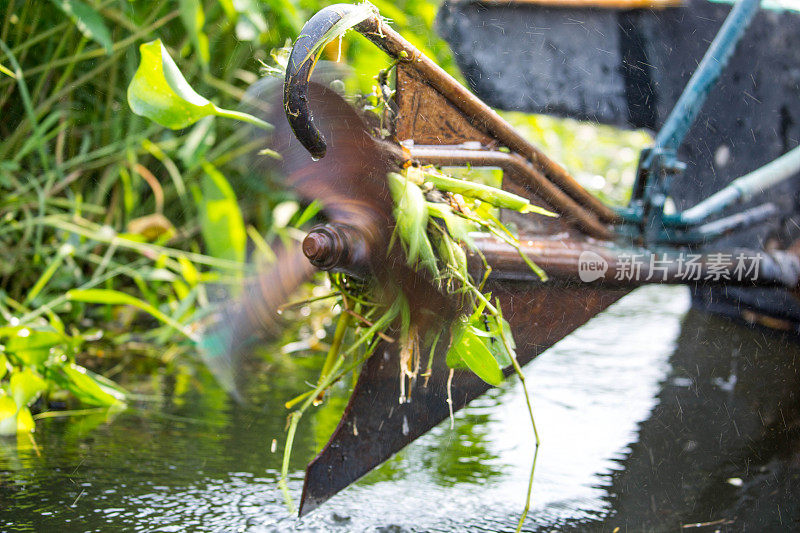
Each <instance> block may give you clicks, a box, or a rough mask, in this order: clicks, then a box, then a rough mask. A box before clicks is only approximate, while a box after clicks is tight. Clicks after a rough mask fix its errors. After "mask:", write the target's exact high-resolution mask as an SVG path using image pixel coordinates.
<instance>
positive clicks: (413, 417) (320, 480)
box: [300, 282, 630, 516]
mask: <svg viewBox="0 0 800 533" xmlns="http://www.w3.org/2000/svg"><path fill="white" fill-rule="evenodd" d="M488 290H490V291H491V292H492V294H493V295H496V296H498V297H499V298H500V300H501V305H502V308H503V310H504V316H505V317H506V319H507V320H508V321H509V323H510V324H511V328H512V331H513V333H514V337H515V339H516V342H517V357H518V359H519V361H520V363H521V364H526V363H528V362H530V361H531V360H532V359H534V358H535V357H536V356H537V355H539V354H540V353H542V352H543V351H544V350H546V349H547V348H549V347H550V346H552V345H553V344H555V343H556V342H558V341H559V340H561V339H562V338H564V337H565V336H566V335H568V334H569V333H570V332H572V331H573V330H575V328H577V327H578V326H580V325H582V324H584V323H586V322H587V321H588V320H589V319H591V318H592V317H593V316H595V315H596V314H597V313H599V312H600V311H602V310H603V309H605V308H606V307H608V306H609V305H611V304H612V303H613V302H615V301H617V300H618V299H619V298H620V297H622V296H623V295H625V294H626V293H627V292H628V291H629V290H630V289H616V290H611V289H597V288H591V287H588V286H586V285H583V286H579V285H572V286H567V287H564V286H562V287H548V286H544V287H543V286H541V285H540V286H537V287H533V286H531V285H530V284H519V283H502V284H501V283H499V282H496V283H493V284H491V286H489V287H488ZM443 349H444V347H443V346H442V347H440V349H439V350H438V353H437V355H436V356H434V365H433V371H432V373H431V376H430V379H429V380H428V382H427V384H426V383H425V380H424V378H419V379H418V380H417V382H416V383H415V384H413V385H412V387H411V391H410V400H409V401H407V402H405V403H402V404H401V403H400V402H399V398H400V364H399V358H398V353H397V350H396V349H395V348H393V346H392V345H390V344H383V345H382V346H380V347H379V348H378V350H377V351H376V353H375V355H373V356H372V357H371V358H370V359H369V360H368V361H367V362H366V363H365V364H364V368H363V369H362V371H361V375H360V376H359V379H358V382H357V383H356V386H355V389H354V390H353V393H352V395H351V397H350V402H349V404H348V405H347V408H346V409H345V412H344V415H343V416H342V419H341V421H340V422H339V425H338V427H337V428H336V430H335V431H334V433H333V435H332V436H331V438H330V440H329V441H328V444H327V445H326V446H325V447H324V448H323V449H322V451H321V452H320V454H319V455H318V456H317V457H315V458H314V459H313V460H312V461H311V462H310V463H309V464H308V466H307V467H306V477H305V483H304V485H303V496H302V499H301V502H300V516H303V515H305V514H308V513H309V512H311V511H313V510H314V509H316V508H317V507H319V506H320V505H321V504H323V503H324V502H325V501H327V500H328V499H329V498H331V497H332V496H333V495H335V494H336V493H337V492H339V491H340V490H342V489H344V488H346V487H347V486H348V485H350V484H351V483H353V482H354V481H356V480H357V479H359V478H360V477H361V476H363V475H364V474H366V473H367V472H369V471H370V470H372V469H373V468H375V467H376V466H378V465H379V464H381V463H382V462H384V461H385V460H387V459H388V458H389V457H391V456H392V455H393V454H395V453H396V452H398V451H399V450H400V449H402V448H403V447H405V446H406V445H407V444H409V443H411V442H412V441H414V440H415V439H417V438H418V437H420V436H421V435H423V434H424V433H426V432H427V431H429V430H430V429H431V428H433V427H434V426H436V425H437V424H439V423H440V422H442V421H443V420H445V419H446V418H447V417H448V416H449V410H448V405H447V379H448V375H449V369H448V368H447V367H446V366H445V364H444V353H443ZM424 363H425V361H423V365H424ZM506 373H507V374H510V373H511V371H510V370H508V371H507V372H506ZM489 388H490V385H488V384H487V383H485V382H484V381H482V380H481V379H479V378H478V377H476V376H475V375H474V374H472V373H470V372H465V371H456V372H455V374H454V377H453V382H452V401H453V410H454V411H456V410H458V409H461V408H462V407H463V406H464V405H466V404H467V403H468V402H470V401H471V400H473V399H475V398H477V397H478V396H480V395H481V394H483V393H484V392H486V391H487V390H488V389H489Z"/></svg>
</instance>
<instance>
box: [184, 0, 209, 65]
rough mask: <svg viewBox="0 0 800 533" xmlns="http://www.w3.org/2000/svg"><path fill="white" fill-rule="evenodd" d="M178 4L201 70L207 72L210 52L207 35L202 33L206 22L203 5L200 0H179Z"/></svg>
mask: <svg viewBox="0 0 800 533" xmlns="http://www.w3.org/2000/svg"><path fill="white" fill-rule="evenodd" d="M178 4H179V6H180V14H181V21H183V25H184V26H185V27H186V31H187V32H188V33H189V36H190V37H191V39H192V46H194V49H195V51H196V52H197V56H198V57H199V58H200V64H201V65H202V66H203V71H204V72H207V71H208V62H209V60H210V59H211V54H210V52H209V49H208V36H207V35H206V34H205V33H203V25H204V24H205V23H206V15H205V13H204V12H203V6H202V4H200V0H179V2H178Z"/></svg>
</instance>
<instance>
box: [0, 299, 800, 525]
mask: <svg viewBox="0 0 800 533" xmlns="http://www.w3.org/2000/svg"><path fill="white" fill-rule="evenodd" d="M687 308H688V295H687V292H686V290H685V289H682V288H667V287H649V288H647V289H644V290H639V291H637V292H635V293H633V294H632V295H631V296H629V297H626V298H625V299H623V300H622V301H620V302H619V303H618V304H615V305H614V306H612V307H611V308H610V309H609V310H608V311H607V312H605V313H603V314H602V315H600V316H598V317H597V318H595V319H594V320H592V321H591V322H589V323H588V324H587V325H586V326H584V327H583V328H581V329H580V330H578V331H577V332H576V333H575V334H574V335H572V336H570V337H568V338H567V339H564V341H562V342H561V343H559V344H557V345H556V346H555V347H553V348H552V349H551V350H550V351H548V352H547V353H545V354H544V355H543V356H542V357H541V358H540V359H538V360H537V361H534V362H533V363H532V364H530V365H529V366H528V368H527V369H526V374H527V376H528V378H529V380H530V383H531V387H532V391H533V395H534V401H535V406H534V409H535V413H536V418H537V423H538V425H539V429H540V432H541V434H542V436H543V445H542V448H541V452H540V456H539V468H538V470H537V474H536V475H537V478H536V483H535V489H534V509H533V511H532V513H531V515H530V516H531V518H530V520H529V522H528V524H527V529H528V530H531V531H538V530H543V531H549V530H552V529H559V530H586V529H597V530H612V529H613V528H614V527H617V526H619V527H621V528H623V530H624V529H625V528H626V527H627V528H628V529H632V530H637V531H638V530H642V529H645V530H646V529H652V530H671V531H674V530H676V529H677V528H679V527H680V525H682V524H687V523H690V522H712V521H717V523H716V524H715V526H714V527H717V528H719V527H732V528H734V529H733V530H739V529H740V527H739V526H746V525H749V526H752V528H753V529H756V530H763V529H764V528H765V527H766V526H767V525H772V524H777V525H778V526H779V525H780V524H781V523H780V520H784V525H785V524H795V522H787V521H792V520H795V519H796V517H800V512H798V511H799V510H798V509H797V508H796V507H797V503H796V502H797V501H800V500H798V498H797V497H796V496H798V494H797V492H798V491H797V487H796V486H797V485H798V483H796V482H794V483H792V481H791V480H792V479H794V478H793V477H792V476H793V475H796V474H797V473H798V468H797V465H798V461H797V457H796V455H795V453H796V452H795V450H797V444H798V436H799V434H798V425H797V423H796V421H797V420H798V418H797V414H798V408H800V406H798V402H797V394H798V392H797V391H798V390H800V389H798V387H797V385H798V383H797V374H796V367H795V361H796V354H797V347H796V346H795V344H794V343H793V340H792V339H790V338H789V337H784V336H780V335H776V334H774V333H773V332H766V331H762V330H756V329H751V328H747V327H744V326H741V325H736V324H733V323H730V322H728V321H725V320H723V319H720V318H715V317H709V316H707V315H703V314H702V313H698V312H694V311H692V312H689V313H688V314H686V310H687ZM312 363H313V361H310V360H303V359H294V360H291V361H283V362H280V363H279V364H278V363H272V364H271V365H270V366H268V367H259V368H253V369H250V371H249V372H248V374H249V375H250V376H252V377H253V378H252V379H251V380H250V381H249V383H248V384H247V388H246V393H247V396H248V397H249V398H251V403H250V404H249V405H247V406H237V405H233V404H231V403H230V402H229V401H228V400H227V398H226V397H225V396H224V394H222V393H221V392H220V391H219V390H218V389H217V388H216V387H214V385H213V383H212V381H211V379H210V378H209V377H208V376H202V375H201V376H189V377H187V378H181V379H188V380H189V381H188V382H187V383H188V385H187V383H184V385H182V386H180V387H178V386H177V383H172V384H170V383H164V384H163V387H162V389H160V390H159V392H160V393H162V394H163V395H164V398H165V399H164V400H163V401H162V402H161V403H160V404H159V405H158V407H157V408H156V407H155V406H153V405H152V404H150V405H145V406H144V407H145V408H144V409H143V410H133V411H127V412H124V413H120V414H117V415H116V416H115V417H110V418H108V417H107V415H103V414H96V415H92V416H88V417H83V418H81V419H75V420H71V421H70V422H69V423H67V422H66V421H65V420H60V419H51V420H46V421H43V423H42V424H41V425H40V429H39V431H38V432H37V434H36V447H34V446H33V445H32V444H30V443H29V444H27V445H26V444H25V443H24V442H23V443H22V444H23V446H21V447H19V448H18V447H17V443H16V442H15V441H14V440H13V439H12V440H11V441H0V524H3V526H2V529H9V530H18V531H24V530H28V531H44V530H51V529H54V528H56V527H57V528H59V529H60V530H63V531H65V532H66V531H90V530H97V531H109V530H111V529H122V530H142V531H153V530H158V531H182V530H186V529H193V530H208V531H222V530H224V531H232V530H246V531H284V530H286V531H289V530H291V531H377V530H386V531H462V530H466V529H468V530H476V529H484V530H487V531H504V530H513V527H514V525H515V524H516V517H517V516H518V513H519V512H520V510H521V507H522V502H523V497H524V490H525V486H526V483H527V475H528V468H529V464H530V463H529V462H530V459H531V456H532V453H533V447H532V442H533V441H532V434H531V430H530V428H529V424H528V422H527V417H526V412H525V407H524V401H523V397H522V393H521V390H520V389H519V387H518V386H517V385H516V384H515V383H513V382H511V383H508V384H506V386H505V387H503V388H502V389H498V390H495V391H492V392H491V393H490V394H488V395H486V396H484V397H482V398H480V399H478V400H477V401H475V402H474V403H473V404H472V406H471V407H470V408H469V409H467V410H465V411H463V412H461V413H458V414H457V415H456V419H455V427H454V429H452V430H451V429H450V424H449V422H445V423H444V424H442V425H441V426H440V427H437V428H436V429H435V430H434V431H433V432H431V433H430V434H429V435H427V436H425V437H423V438H422V439H420V440H419V441H417V442H416V443H415V444H413V445H412V446H410V447H408V448H407V449H406V450H404V451H403V452H401V453H400V454H398V455H397V456H396V457H394V458H393V459H392V460H390V461H388V462H387V463H386V464H384V465H383V466H382V467H380V468H379V469H377V470H376V471H374V472H373V473H371V474H370V475H369V476H367V477H366V478H365V479H364V480H362V481H361V482H360V483H358V484H357V485H356V486H355V487H353V488H351V489H349V490H347V491H345V492H344V493H342V494H340V495H339V496H337V497H336V498H334V499H333V500H331V501H330V502H329V503H328V504H326V505H325V506H324V507H322V508H321V509H320V510H319V511H318V512H316V513H314V514H312V515H311V516H309V517H308V518H306V519H304V520H302V521H299V522H298V521H297V520H295V519H294V517H293V516H290V515H288V514H287V511H286V508H285V507H284V505H283V499H282V496H281V494H280V492H279V491H278V490H277V487H276V481H277V478H278V470H279V468H280V460H281V452H282V443H283V435H284V433H283V432H284V427H285V423H286V410H285V409H284V408H283V402H284V401H285V400H286V399H287V398H289V397H291V396H292V394H294V393H296V391H297V390H299V387H300V386H301V384H302V382H303V381H306V380H308V381H314V380H315V378H316V376H315V372H314V368H316V365H314V364H312ZM176 381H179V380H176ZM170 388H177V389H182V390H185V391H186V392H185V394H183V395H182V396H181V395H179V396H177V397H176V395H175V394H171V393H170ZM340 392H341V391H340ZM343 406H344V401H343V397H342V396H338V397H334V398H333V399H332V401H329V402H327V403H326V404H324V407H321V408H319V409H317V410H316V411H315V412H314V413H312V414H311V415H310V416H307V417H305V418H304V420H303V424H302V426H301V431H300V432H299V433H298V436H297V439H296V442H295V454H294V460H293V462H292V469H293V474H292V480H291V483H290V486H291V489H292V491H293V492H294V494H295V495H299V490H300V487H301V483H302V468H303V466H304V464H305V462H306V461H307V460H308V459H309V458H310V457H311V456H312V455H313V454H314V453H315V452H316V451H317V450H318V449H319V448H320V446H321V445H322V444H323V443H324V441H325V439H326V438H327V435H328V434H329V433H330V432H331V431H332V429H333V427H334V426H335V424H336V422H337V421H338V418H339V414H340V412H341V409H342V408H343ZM77 420H80V423H76V421H77ZM273 438H276V439H278V443H279V445H278V448H277V450H276V453H271V452H270V445H271V442H272V439H273ZM736 480H741V481H736ZM737 485H740V486H737ZM719 520H723V521H724V520H735V522H734V523H733V524H732V525H731V524H728V525H727V526H726V525H725V523H724V522H719ZM756 526H758V527H756ZM695 530H697V531H704V529H702V528H697V529H695Z"/></svg>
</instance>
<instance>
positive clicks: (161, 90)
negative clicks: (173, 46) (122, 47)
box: [128, 39, 271, 130]
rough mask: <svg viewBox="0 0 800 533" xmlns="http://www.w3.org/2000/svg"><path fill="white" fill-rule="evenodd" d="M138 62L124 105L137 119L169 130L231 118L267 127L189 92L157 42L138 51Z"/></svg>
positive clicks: (192, 90)
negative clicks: (212, 118)
mask: <svg viewBox="0 0 800 533" xmlns="http://www.w3.org/2000/svg"><path fill="white" fill-rule="evenodd" d="M139 50H140V52H141V55H142V57H141V61H140V63H139V68H138V69H136V74H134V76H133V79H132V80H131V83H130V85H128V105H129V106H130V108H131V109H132V110H133V112H134V113H136V114H137V115H140V116H143V117H147V118H149V119H150V120H152V121H154V122H156V123H158V124H160V125H162V126H164V127H167V128H170V129H174V130H179V129H183V128H186V127H189V126H191V125H192V124H194V123H195V122H197V121H198V120H200V119H202V118H204V117H208V116H219V117H228V118H234V119H237V120H242V121H244V122H249V123H250V124H253V125H255V126H258V127H260V128H263V129H270V128H271V126H270V125H269V124H267V123H266V122H264V121H263V120H261V119H258V118H256V117H254V116H252V115H248V114H247V113H240V112H238V111H230V110H227V109H222V108H219V107H217V106H216V105H214V104H213V103H212V102H210V101H209V100H208V99H206V98H205V97H203V96H201V95H200V94H198V93H197V92H196V91H195V90H194V89H192V87H191V85H189V82H187V81H186V78H184V77H183V74H181V71H180V70H179V69H178V66H177V65H176V64H175V62H174V61H173V60H172V57H170V55H169V53H168V52H167V49H166V48H165V47H164V45H163V44H162V43H161V40H160V39H156V40H155V41H151V42H149V43H144V44H142V45H141V46H140V47H139Z"/></svg>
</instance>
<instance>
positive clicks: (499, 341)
mask: <svg viewBox="0 0 800 533" xmlns="http://www.w3.org/2000/svg"><path fill="white" fill-rule="evenodd" d="M480 320H481V321H485V322H483V324H484V326H483V328H488V338H487V339H486V341H485V342H484V344H486V347H487V348H488V349H489V351H490V352H492V355H493V356H494V358H495V360H496V361H497V363H498V364H499V365H500V367H501V368H506V367H508V366H511V358H512V357H516V353H514V350H515V349H516V344H515V343H514V337H513V336H512V334H511V326H510V325H509V324H508V322H507V321H506V320H504V319H498V318H496V317H495V316H493V315H483V316H482V317H481V318H480ZM498 321H499V322H498ZM500 323H502V326H500V325H499V324H500ZM501 327H502V329H503V332H504V333H505V336H506V339H507V340H508V344H509V347H510V348H511V351H512V353H508V350H507V349H506V345H505V343H504V342H503V338H502V333H501V330H500V328H501Z"/></svg>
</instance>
